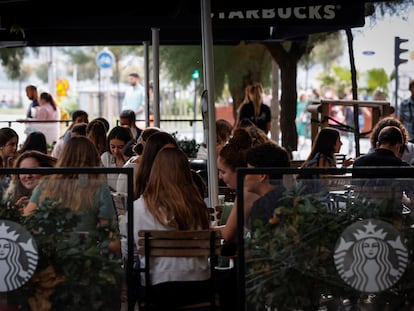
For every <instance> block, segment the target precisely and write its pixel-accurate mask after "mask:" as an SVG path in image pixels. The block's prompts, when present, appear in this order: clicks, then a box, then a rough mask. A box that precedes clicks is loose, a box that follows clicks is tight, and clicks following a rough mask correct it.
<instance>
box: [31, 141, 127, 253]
mask: <svg viewBox="0 0 414 311" xmlns="http://www.w3.org/2000/svg"><path fill="white" fill-rule="evenodd" d="M56 167H102V164H101V159H100V157H99V154H98V151H97V150H96V148H95V146H94V145H93V143H92V142H91V141H90V140H89V139H88V138H86V137H84V136H78V137H72V138H70V139H69V140H68V142H67V143H66V144H65V147H64V148H63V152H62V155H61V157H60V158H59V160H58V162H57V163H56ZM56 187H58V189H59V191H57V188H56ZM47 199H50V200H53V201H55V202H59V203H60V204H61V207H62V208H69V209H70V210H72V211H80V212H81V215H82V216H81V218H80V221H79V223H78V224H77V227H76V228H75V229H76V231H82V232H88V231H91V230H94V229H96V227H97V226H100V225H105V224H107V223H109V222H110V223H113V224H117V217H116V212H115V207H114V204H113V201H112V197H111V193H110V190H109V187H108V184H107V183H106V174H99V173H96V174H92V173H90V174H79V173H76V172H74V173H64V174H52V175H50V176H49V175H48V176H45V177H44V178H42V180H41V181H40V183H39V185H38V186H37V187H36V188H35V189H34V190H33V193H32V196H31V197H30V201H29V203H28V205H27V206H26V208H25V209H24V211H23V214H24V215H29V214H30V213H32V212H33V211H34V210H36V209H37V208H38V206H39V205H40V204H42V202H44V201H45V200H47ZM111 238H112V239H113V240H112V241H111V242H110V243H109V246H108V247H109V249H110V250H111V251H113V252H114V253H116V254H118V255H120V252H121V248H120V241H119V239H118V238H115V237H111Z"/></svg>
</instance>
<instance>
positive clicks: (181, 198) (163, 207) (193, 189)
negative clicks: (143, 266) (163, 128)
mask: <svg viewBox="0 0 414 311" xmlns="http://www.w3.org/2000/svg"><path fill="white" fill-rule="evenodd" d="M143 197H144V200H145V202H146V204H147V206H148V209H149V210H150V212H151V213H152V214H153V215H154V216H155V218H156V219H157V220H158V221H159V222H161V223H163V224H165V225H168V226H171V227H173V228H175V229H177V230H197V229H208V228H209V226H210V214H209V211H208V208H207V206H206V203H205V202H204V201H203V198H202V197H201V195H199V191H198V188H197V186H196V184H195V183H194V181H193V177H192V173H191V167H190V163H189V162H188V158H187V156H186V155H185V153H184V152H183V151H182V150H181V149H178V148H168V147H166V148H163V149H161V150H160V151H159V152H158V154H157V156H156V157H155V160H154V163H153V166H152V169H151V174H150V177H149V180H148V184H147V186H146V188H145V191H144V193H143Z"/></svg>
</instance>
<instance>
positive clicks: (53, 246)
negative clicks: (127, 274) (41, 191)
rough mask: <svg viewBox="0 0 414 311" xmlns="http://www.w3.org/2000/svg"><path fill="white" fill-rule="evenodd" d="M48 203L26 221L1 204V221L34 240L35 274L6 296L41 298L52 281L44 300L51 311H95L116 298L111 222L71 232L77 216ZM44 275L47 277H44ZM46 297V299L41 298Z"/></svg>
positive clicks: (117, 264)
mask: <svg viewBox="0 0 414 311" xmlns="http://www.w3.org/2000/svg"><path fill="white" fill-rule="evenodd" d="M60 205H61V204H60V203H58V202H55V201H51V200H45V201H44V202H43V203H42V204H41V205H40V206H39V207H38V209H37V210H36V211H34V212H33V213H32V214H31V215H29V216H27V217H23V216H22V214H21V212H20V211H19V210H17V209H13V208H12V207H10V204H8V203H7V202H3V204H2V206H0V219H7V220H11V221H15V222H17V223H20V224H22V225H23V226H24V227H25V228H26V229H27V230H28V231H29V232H31V233H32V236H33V237H34V239H35V241H36V244H37V248H38V252H39V261H38V266H37V268H36V272H35V274H34V275H33V276H32V278H31V279H30V280H29V282H28V283H26V284H25V285H24V286H22V287H21V288H19V289H17V290H15V291H14V292H12V293H11V295H9V297H11V300H12V301H15V302H19V303H22V302H23V301H27V300H28V299H29V298H30V297H31V298H34V297H36V298H38V297H39V296H41V295H42V290H41V288H42V287H43V288H45V291H46V290H47V288H46V287H47V286H46V285H45V284H46V283H47V284H49V285H50V283H51V282H52V281H51V280H52V279H53V280H54V281H53V282H54V283H53V282H52V284H53V286H52V288H54V291H52V292H53V294H52V295H51V296H50V298H49V300H50V301H51V302H52V310H73V311H75V310H85V311H87V310H88V311H89V310H98V309H99V307H102V305H105V304H110V303H112V302H113V301H114V300H115V299H116V298H115V297H116V296H115V295H118V297H119V296H120V293H119V292H116V289H117V288H119V286H120V285H119V284H120V280H121V273H122V268H121V267H122V266H121V260H120V258H118V257H115V256H114V255H113V254H112V253H111V252H110V251H109V249H108V243H109V241H110V238H109V235H110V233H116V232H117V231H118V230H117V228H116V224H108V225H105V226H100V227H98V228H97V229H96V230H95V231H89V232H76V231H74V228H75V226H76V225H77V223H78V222H79V220H80V214H79V212H76V211H71V210H69V209H67V208H62V207H61V206H60ZM46 276H48V277H47V278H46ZM46 297H47V295H46Z"/></svg>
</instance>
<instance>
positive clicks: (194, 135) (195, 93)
mask: <svg viewBox="0 0 414 311" xmlns="http://www.w3.org/2000/svg"><path fill="white" fill-rule="evenodd" d="M193 81H194V107H193V120H194V121H193V138H194V139H196V134H197V79H193Z"/></svg>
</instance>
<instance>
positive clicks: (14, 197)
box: [0, 168, 133, 310]
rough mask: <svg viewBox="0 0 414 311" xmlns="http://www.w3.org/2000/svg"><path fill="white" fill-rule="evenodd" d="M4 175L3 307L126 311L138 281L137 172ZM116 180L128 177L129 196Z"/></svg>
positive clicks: (0, 222)
mask: <svg viewBox="0 0 414 311" xmlns="http://www.w3.org/2000/svg"><path fill="white" fill-rule="evenodd" d="M0 174H1V176H2V181H3V182H4V187H3V189H2V190H3V191H2V194H1V195H2V200H1V202H0V275H1V276H0V310H121V308H122V306H123V304H125V303H126V300H125V302H124V301H123V297H124V296H125V297H127V296H129V295H128V293H127V289H128V290H129V286H127V284H131V282H132V278H131V277H130V276H131V275H132V273H131V271H132V263H133V259H132V256H133V252H130V250H132V249H133V242H132V240H129V239H128V238H127V237H128V236H130V234H131V235H132V233H130V231H131V228H129V224H130V223H131V227H132V222H128V219H126V215H127V214H128V213H126V212H127V211H129V210H131V211H132V208H130V207H131V206H132V200H133V196H132V176H133V174H132V169H128V168H33V169H17V168H16V169H1V170H0ZM109 175H110V176H114V175H123V176H124V177H125V178H126V190H125V192H123V193H118V192H115V191H113V190H112V189H111V188H110V187H109V185H108V179H107V176H109ZM128 217H130V216H129V215H128ZM131 217H133V215H131ZM121 241H123V247H124V248H123V250H122V252H121ZM131 288H132V286H131ZM131 297H132V296H131ZM127 307H128V306H126V305H125V306H124V310H127ZM132 309H133V307H132V308H131V310H132Z"/></svg>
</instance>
